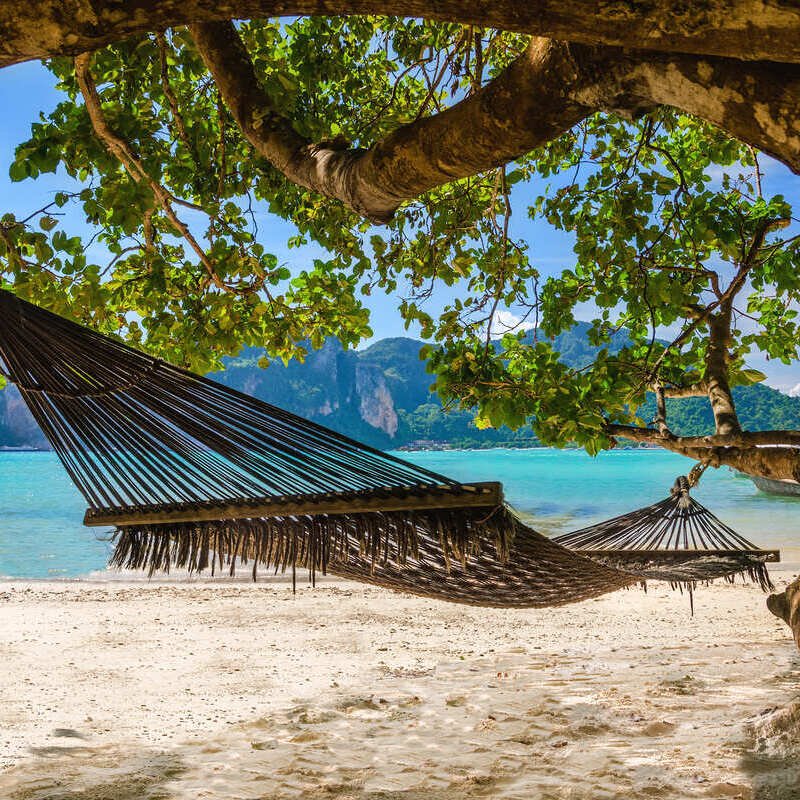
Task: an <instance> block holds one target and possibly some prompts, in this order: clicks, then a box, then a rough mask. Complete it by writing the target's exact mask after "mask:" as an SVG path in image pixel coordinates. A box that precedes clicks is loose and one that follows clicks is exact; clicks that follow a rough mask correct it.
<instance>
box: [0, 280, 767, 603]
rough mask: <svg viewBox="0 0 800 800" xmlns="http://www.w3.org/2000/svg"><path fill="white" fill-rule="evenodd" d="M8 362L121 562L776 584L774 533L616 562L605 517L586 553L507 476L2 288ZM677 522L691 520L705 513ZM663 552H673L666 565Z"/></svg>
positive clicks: (521, 599)
mask: <svg viewBox="0 0 800 800" xmlns="http://www.w3.org/2000/svg"><path fill="white" fill-rule="evenodd" d="M0 372H2V373H3V374H4V375H5V376H6V377H7V378H9V379H10V380H11V381H13V382H14V383H15V384H16V385H17V387H18V388H19V390H20V393H21V395H22V397H23V398H24V400H25V402H26V403H27V404H28V406H29V408H30V409H31V411H32V413H33V415H34V417H35V418H36V420H37V422H38V423H39V425H40V427H41V428H42V431H43V432H44V434H45V435H46V436H47V438H48V440H49V441H50V443H51V445H52V446H53V449H54V450H55V452H56V453H57V454H58V456H59V458H60V459H61V462H62V463H63V465H64V467H65V469H66V470H67V472H68V473H69V475H70V477H71V478H72V480H73V481H74V483H75V485H76V486H77V487H78V489H79V490H80V491H81V493H82V494H83V496H84V497H85V498H86V501H87V504H88V506H89V508H88V510H87V512H86V516H85V523H86V524H87V525H92V526H113V527H114V528H115V529H116V533H115V536H116V542H117V544H116V549H115V552H114V555H113V556H112V564H113V565H116V566H119V567H131V568H137V569H147V570H149V571H150V572H151V574H152V573H153V572H155V571H161V570H169V569H170V568H171V567H184V568H187V569H189V570H190V571H201V570H204V569H210V570H211V571H212V572H216V571H217V570H223V569H224V570H227V571H229V572H231V573H232V572H233V571H234V570H235V568H236V566H237V565H238V564H247V565H248V567H251V568H252V570H253V576H254V578H255V575H256V572H257V570H258V568H259V566H270V567H273V568H274V569H275V570H276V571H277V570H287V569H290V570H291V571H292V574H293V575H294V574H295V570H296V568H298V567H302V568H305V569H307V570H308V572H309V576H310V579H311V581H312V582H313V581H314V578H315V575H316V573H317V571H321V572H323V573H325V572H330V573H332V574H335V575H339V576H342V577H347V578H353V579H355V580H360V581H363V582H367V583H372V584H376V585H380V586H386V587H388V588H392V589H397V590H401V591H407V592H413V593H416V594H421V595H424V596H426V597H436V598H440V599H443V600H450V601H453V602H460V603H469V604H474V605H490V606H516V607H537V606H551V605H560V604H563V603H569V602H574V601H576V600H583V599H587V598H591V597H597V596H599V595H601V594H604V593H606V592H610V591H614V590H616V589H619V588H622V587H625V586H631V585H633V584H636V583H640V582H641V581H642V580H643V579H644V578H646V577H658V578H659V579H663V580H669V581H672V582H680V583H688V584H689V585H693V582H695V581H696V580H707V579H710V577H709V576H711V577H720V576H727V575H730V574H731V573H733V572H742V571H746V572H747V571H749V574H751V575H752V576H755V577H757V578H758V579H759V580H760V581H761V583H762V585H763V584H764V579H763V575H765V574H766V569H765V567H764V564H763V561H764V560H765V559H764V558H763V554H762V551H757V552H753V553H751V552H749V551H755V548H754V547H753V546H752V545H750V543H748V542H745V541H744V540H737V539H736V538H735V534H734V536H733V537H730V536H728V538H727V539H725V545H724V548H722V549H725V550H734V551H736V554H735V556H728V555H726V556H725V557H724V558H723V557H722V556H723V554H722V553H721V552H718V553H716V554H710V553H708V552H705V551H703V552H698V551H692V550H691V546H690V545H688V540H686V541H684V542H680V543H678V544H677V549H680V550H681V555H680V564H679V565H676V558H677V557H676V556H675V555H674V554H672V553H665V554H664V555H665V556H666V561H664V560H663V559H662V557H661V556H659V555H658V554H656V553H655V552H654V551H651V550H649V549H647V548H648V547H649V545H648V544H647V541H649V540H646V539H642V540H641V541H640V540H639V539H626V541H627V542H628V544H630V542H634V543H635V544H636V546H637V547H638V546H639V544H641V542H644V545H643V547H644V549H645V550H647V553H648V556H647V561H646V562H642V563H640V561H637V560H636V559H635V558H634V559H632V560H629V561H625V559H617V561H616V562H613V563H612V560H609V559H607V558H606V555H607V553H606V551H605V550H604V553H603V554H602V556H599V555H598V554H597V553H596V552H594V551H595V550H598V549H604V545H601V544H598V542H601V541H603V537H604V536H605V535H606V533H608V531H609V530H610V529H609V528H603V525H601V526H595V528H594V530H595V531H599V538H598V536H589V535H588V534H589V531H588V530H587V531H584V532H582V533H586V534H587V536H588V538H587V539H586V541H587V542H589V544H590V545H591V546H590V547H588V545H586V546H587V547H588V549H589V550H590V551H591V552H590V553H589V555H591V558H589V557H586V556H585V555H584V554H583V553H581V552H578V551H576V550H572V549H570V548H572V547H576V546H578V547H584V546H585V545H584V544H581V543H580V541H579V540H574V539H571V540H569V541H564V542H563V543H564V544H567V545H568V547H565V546H562V544H559V543H557V542H555V541H551V540H548V539H547V538H545V537H543V536H541V535H540V534H539V533H537V532H536V531H534V530H533V529H532V528H530V527H528V526H527V525H525V524H524V523H523V522H522V521H521V520H520V519H519V518H518V517H517V516H516V515H515V514H514V513H513V512H512V511H511V509H509V508H508V506H506V505H505V503H504V500H503V493H502V487H501V485H500V484H498V483H462V482H459V481H454V480H452V479H450V478H448V477H445V476H443V475H440V474H438V473H435V472H432V471H430V470H427V469H425V468H423V467H420V466H417V465H415V464H413V463H411V462H408V461H405V460H403V459H400V458H397V457H395V456H393V455H391V454H388V453H384V452H381V451H380V450H376V449H374V448H371V447H368V446H367V445H364V444H361V443H360V442H357V441H355V440H353V439H349V438H348V437H346V436H342V435H340V434H338V433H336V432H334V431H332V430H330V429H328V428H325V427H324V426H321V425H317V424H315V423H313V422H311V421H309V420H306V419H303V418H302V417H298V416H296V415H294V414H291V413H289V412H287V411H284V410H283V409H280V408H277V407H275V406H272V405H269V404H267V403H263V402H261V401H259V400H257V399H255V398H252V397H249V396H247V395H245V394H242V393H241V392H237V391H235V390H234V389H231V388H229V387H227V386H224V385H222V384H220V383H217V382H215V381H212V380H209V379H207V378H205V377H201V376H198V375H194V374H192V373H191V372H188V371H186V370H183V369H180V368H178V367H175V366H173V365H171V364H168V363H166V362H164V361H160V360H158V359H154V358H152V357H150V356H147V355H146V354H144V353H142V352H140V351H137V350H134V349H132V348H130V347H128V346H127V345H124V344H122V343H121V342H119V341H116V340H114V339H111V338H109V337H105V336H101V335H100V334H98V333H96V332H93V331H91V330H89V329H87V328H85V327H82V326H80V325H77V324H75V323H73V322H70V321H68V320H66V319H64V318H62V317H59V316H57V315H55V314H52V313H50V312H48V311H45V310H44V309H41V308H38V307H36V306H34V305H31V304H30V303H27V302H25V301H23V300H21V299H19V298H17V297H16V296H15V295H14V294H12V293H11V292H8V291H5V290H0ZM687 496H688V495H687ZM700 508H702V507H700ZM645 511H647V510H645ZM663 511H666V512H667V515H668V514H669V509H666V508H662V509H661V511H659V509H657V508H656V507H655V506H654V507H652V509H651V511H650V512H648V513H647V514H645V515H644V516H643V517H642V516H641V514H640V515H639V516H637V513H639V512H634V513H633V514H632V515H627V517H628V518H630V521H631V524H632V525H633V527H634V528H635V529H636V530H638V528H636V526H637V525H639V526H640V527H641V530H642V531H644V530H645V529H647V528H648V526H650V528H652V527H653V526H654V525H655V526H656V527H658V526H659V525H661V526H662V527H663V526H664V525H667V527H669V525H668V524H667V523H661V522H658V520H657V519H656V518H655V517H656V516H657V514H658V513H661V512H663ZM619 519H622V518H619ZM714 519H716V518H714ZM611 522H612V523H614V522H615V521H613V520H612V521H611ZM676 524H677V525H678V526H679V527H681V526H683V527H684V528H685V527H686V525H687V524H690V525H691V524H692V518H691V515H688V516H687V515H686V514H683V515H682V516H681V517H680V520H679V521H678V522H677V523H676ZM720 524H721V523H720ZM612 527H613V526H612ZM615 530H616V529H615ZM670 530H671V528H670ZM727 530H728V531H729V532H730V529H727ZM730 533H732V532H730ZM637 535H638V534H637ZM579 539H580V537H579ZM581 541H582V540H581ZM659 541H663V537H662V538H661V539H659ZM615 547H616V545H615ZM687 548H688V549H687ZM673 549H675V548H673ZM717 549H718V550H719V549H720V548H717ZM743 551H748V552H746V553H744V552H743ZM609 553H610V551H609ZM610 555H613V553H610ZM625 558H627V556H626V557H625ZM709 558H710V559H711V561H709ZM604 560H608V563H601V561H604ZM621 561H625V563H620V562H621ZM654 561H656V562H658V564H657V566H659V565H660V566H661V567H663V566H664V564H665V563H666V565H667V567H669V569H666V571H663V572H658V570H657V569H655V568H653V562H654ZM712 562H713V563H712ZM695 564H697V565H698V569H695V568H694V565H695ZM678 566H679V569H678ZM679 574H680V576H681V577H677V578H676V577H675V576H676V575H679ZM697 575H702V576H703V577H700V578H698V577H697ZM766 580H768V578H766Z"/></svg>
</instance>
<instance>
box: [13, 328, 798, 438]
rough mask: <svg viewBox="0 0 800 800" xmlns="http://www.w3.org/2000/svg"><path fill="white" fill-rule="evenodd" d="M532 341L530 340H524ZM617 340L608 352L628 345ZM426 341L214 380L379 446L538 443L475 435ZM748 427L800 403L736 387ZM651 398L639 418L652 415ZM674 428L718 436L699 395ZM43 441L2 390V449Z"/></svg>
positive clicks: (512, 434)
mask: <svg viewBox="0 0 800 800" xmlns="http://www.w3.org/2000/svg"><path fill="white" fill-rule="evenodd" d="M587 329H588V324H587V323H578V324H577V325H576V326H575V327H574V328H573V329H572V330H571V331H569V332H568V333H566V334H562V335H561V336H559V337H557V339H556V340H555V342H554V345H555V347H556V349H558V350H559V351H560V352H561V354H562V358H563V360H564V361H565V362H567V363H569V364H571V365H573V366H578V367H580V366H583V365H585V364H587V363H589V362H590V361H591V360H592V359H593V357H594V354H595V352H596V348H594V347H593V346H592V345H590V344H589V342H588V339H587V335H586V333H587ZM528 335H530V334H528ZM625 342H626V336H625V333H624V331H623V332H620V333H618V334H617V335H616V336H615V338H614V341H613V344H612V347H611V349H612V350H617V349H619V348H621V347H623V346H624V345H625ZM421 347H422V342H419V341H417V340H415V339H408V338H402V337H398V338H390V339H382V340H380V341H378V342H375V343H374V344H372V345H371V346H370V347H368V348H366V349H365V350H362V351H358V352H354V351H345V350H343V349H342V348H341V346H340V345H339V344H338V343H337V342H336V341H334V340H329V341H327V342H326V343H325V345H324V346H323V347H322V349H320V350H317V351H314V352H312V353H311V354H310V355H309V356H308V358H307V359H306V361H305V363H303V364H300V363H298V362H290V363H289V365H288V366H284V365H283V364H282V363H281V362H274V363H272V364H271V365H270V366H269V367H268V368H266V369H261V368H260V367H259V366H258V361H259V359H260V358H261V357H262V356H263V352H262V351H261V350H257V349H254V348H250V349H247V350H245V351H243V352H242V353H241V354H240V355H239V356H238V357H237V358H231V359H227V364H226V369H225V371H224V372H219V373H214V374H213V375H212V376H211V377H212V378H214V379H215V380H218V381H220V382H222V383H225V384H227V385H228V386H232V387H234V388H236V389H239V390H240V391H243V392H246V393H247V394H252V395H254V396H255V397H258V398H260V399H261V400H264V401H266V402H268V403H272V404H273V405H277V406H281V407H282V408H286V409H288V410H290V411H292V412H294V413H296V414H300V415H302V416H304V417H308V418H310V419H313V420H315V421H317V422H320V423H321V424H324V425H327V426H329V427H331V428H334V429H335V430H337V431H340V432H341V433H345V434H347V435H348V436H353V437H355V438H357V439H360V440H362V441H364V442H367V443H368V444H371V445H373V446H375V447H381V448H396V447H420V446H421V447H443V446H450V447H493V446H495V447H496V446H502V445H507V446H512V447H530V446H534V445H535V444H536V439H535V436H534V435H533V432H532V431H531V429H530V428H526V429H523V430H519V431H511V430H510V429H508V428H500V429H498V430H483V431H482V430H478V429H477V428H476V427H475V425H474V424H473V422H472V414H471V413H469V412H465V411H458V410H451V411H445V410H444V409H442V407H441V404H440V403H439V401H438V399H437V398H436V396H435V395H432V394H431V393H430V391H429V389H430V385H431V382H432V376H431V375H430V374H428V373H427V372H426V369H425V362H424V361H421V360H420V358H419V351H420V348H421ZM734 396H735V398H736V405H737V409H738V411H739V415H740V418H741V420H742V424H743V425H744V426H745V427H746V428H748V429H750V430H763V429H768V428H779V429H783V428H794V429H800V398H794V397H788V396H787V395H784V394H781V392H778V391H777V390H775V389H772V388H770V387H768V386H764V385H756V386H746V387H739V388H737V389H735V390H734ZM654 412H655V405H654V403H653V402H652V400H651V401H650V402H649V403H648V405H647V406H645V407H644V408H643V409H642V411H641V416H642V418H643V419H645V420H649V419H651V418H652V416H653V414H654ZM668 418H669V424H670V427H671V428H672V430H674V431H675V432H676V433H681V434H701V433H706V432H708V431H710V430H711V429H712V425H713V418H712V415H711V410H710V408H709V406H708V403H707V402H706V401H705V400H704V399H703V398H690V399H687V400H671V401H669V402H668ZM46 446H47V445H46V442H45V440H44V437H43V436H42V434H41V432H40V431H39V429H38V428H37V426H36V424H35V422H34V421H33V419H32V418H31V416H30V414H29V413H28V411H27V409H26V408H25V406H24V403H22V400H21V398H20V396H19V394H18V393H17V392H16V390H15V389H13V387H11V388H9V389H7V390H5V391H3V392H0V447H26V448H42V447H46Z"/></svg>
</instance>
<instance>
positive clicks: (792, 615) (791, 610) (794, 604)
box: [767, 578, 800, 647]
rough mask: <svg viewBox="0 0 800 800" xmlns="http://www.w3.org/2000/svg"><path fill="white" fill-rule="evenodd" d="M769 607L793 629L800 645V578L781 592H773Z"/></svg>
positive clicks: (768, 600) (795, 638)
mask: <svg viewBox="0 0 800 800" xmlns="http://www.w3.org/2000/svg"><path fill="white" fill-rule="evenodd" d="M767 608H768V609H769V610H770V611H771V612H772V613H773V614H774V615H775V616H776V617H778V618H779V619H782V620H783V621H784V622H785V623H786V624H787V625H788V626H789V627H790V628H791V629H792V634H793V636H794V641H795V643H796V644H797V646H798V647H800V578H798V579H797V580H795V581H794V582H793V583H790V584H789V585H788V586H787V587H786V590H785V591H783V592H781V593H780V594H771V595H770V596H769V597H768V598H767Z"/></svg>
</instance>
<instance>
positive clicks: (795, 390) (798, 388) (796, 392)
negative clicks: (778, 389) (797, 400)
mask: <svg viewBox="0 0 800 800" xmlns="http://www.w3.org/2000/svg"><path fill="white" fill-rule="evenodd" d="M787 394H788V395H789V397H800V383H798V384H795V385H794V386H792V388H791V389H789V391H788V392H787Z"/></svg>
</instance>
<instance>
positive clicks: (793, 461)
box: [606, 423, 800, 482]
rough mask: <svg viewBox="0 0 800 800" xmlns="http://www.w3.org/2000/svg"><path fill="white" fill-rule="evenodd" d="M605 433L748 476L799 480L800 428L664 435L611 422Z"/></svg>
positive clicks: (653, 430) (652, 429)
mask: <svg viewBox="0 0 800 800" xmlns="http://www.w3.org/2000/svg"><path fill="white" fill-rule="evenodd" d="M606 433H608V435H609V436H614V437H620V438H623V439H630V440H631V441H635V442H641V443H645V444H654V445H658V446H659V447H663V448H664V449H666V450H670V451H671V452H673V453H679V454H680V455H682V456H686V457H687V458H691V459H694V460H695V461H701V462H704V463H705V462H708V463H710V464H711V465H712V466H715V467H720V466H728V467H733V468H734V469H737V470H739V471H741V472H744V473H746V474H748V475H760V476H762V477H765V478H772V479H773V480H793V481H798V482H800V431H754V432H749V431H740V432H738V433H735V434H730V435H727V436H716V435H715V436H675V435H674V434H663V433H661V432H659V431H658V430H655V429H654V428H637V427H634V426H631V425H616V424H611V423H609V424H608V425H606ZM770 445H779V446H770ZM781 445H782V446H781ZM786 445H791V446H788V447H787V446H786Z"/></svg>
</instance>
